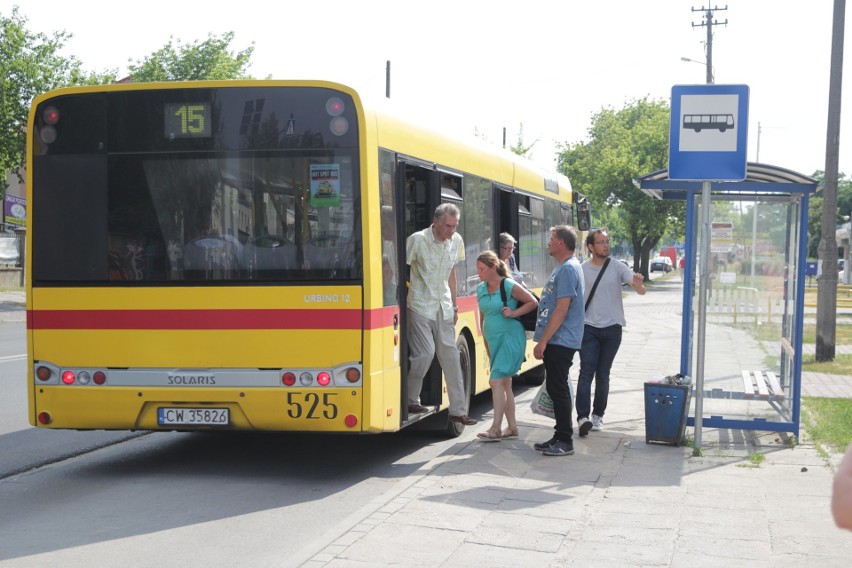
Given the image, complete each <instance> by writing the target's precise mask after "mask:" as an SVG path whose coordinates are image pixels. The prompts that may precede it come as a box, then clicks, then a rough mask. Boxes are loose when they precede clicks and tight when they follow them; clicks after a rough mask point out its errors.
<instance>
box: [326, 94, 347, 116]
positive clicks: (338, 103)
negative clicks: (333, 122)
mask: <svg viewBox="0 0 852 568" xmlns="http://www.w3.org/2000/svg"><path fill="white" fill-rule="evenodd" d="M325 112H327V113H328V114H330V115H331V116H340V115H341V114H343V100H342V99H341V98H340V97H331V98H330V99H328V100H327V101H326V102H325Z"/></svg>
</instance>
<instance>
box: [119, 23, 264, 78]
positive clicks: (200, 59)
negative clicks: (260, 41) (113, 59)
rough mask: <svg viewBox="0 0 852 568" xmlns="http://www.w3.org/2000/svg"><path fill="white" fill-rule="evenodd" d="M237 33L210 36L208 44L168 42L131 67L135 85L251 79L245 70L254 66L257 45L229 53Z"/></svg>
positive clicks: (129, 68) (204, 42)
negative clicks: (153, 82)
mask: <svg viewBox="0 0 852 568" xmlns="http://www.w3.org/2000/svg"><path fill="white" fill-rule="evenodd" d="M233 39H234V32H226V33H224V34H222V35H220V36H216V35H213V34H210V35H209V36H208V37H207V39H206V40H205V41H202V42H199V41H197V40H196V41H195V42H193V43H191V44H182V43H181V41H180V40H179V39H178V40H176V41H175V40H174V39H173V38H170V39H169V42H168V43H167V44H166V45H165V46H163V47H162V48H161V49H159V50H157V51H155V52H154V53H152V54H151V55H149V56H148V57H147V58H145V59H143V60H140V61H136V63H131V64H129V65H128V70H129V71H130V78H131V80H132V81H134V82H148V81H202V80H228V79H251V76H250V75H248V74H247V73H246V69H247V68H248V66H249V65H250V63H251V55H252V53H253V52H254V43H252V45H251V46H250V47H247V48H246V49H244V50H243V51H237V52H232V51H229V49H230V45H231V42H232V41H233Z"/></svg>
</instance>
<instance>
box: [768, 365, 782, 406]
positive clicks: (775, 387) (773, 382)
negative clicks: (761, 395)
mask: <svg viewBox="0 0 852 568" xmlns="http://www.w3.org/2000/svg"><path fill="white" fill-rule="evenodd" d="M766 380H767V382H768V383H769V388H770V389H771V390H772V394H774V395H775V400H784V391H783V390H782V389H781V383H779V382H778V377H776V376H775V373H773V372H772V371H766Z"/></svg>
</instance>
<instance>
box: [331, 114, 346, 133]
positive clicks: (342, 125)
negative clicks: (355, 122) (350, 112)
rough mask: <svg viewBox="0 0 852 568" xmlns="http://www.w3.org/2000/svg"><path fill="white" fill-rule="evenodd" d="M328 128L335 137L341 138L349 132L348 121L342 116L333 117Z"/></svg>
mask: <svg viewBox="0 0 852 568" xmlns="http://www.w3.org/2000/svg"><path fill="white" fill-rule="evenodd" d="M328 128H329V130H331V133H332V134H334V135H335V136H343V135H344V134H346V133H347V132H349V121H348V120H346V119H345V118H343V117H342V116H335V117H334V118H332V119H331V122H329V123H328Z"/></svg>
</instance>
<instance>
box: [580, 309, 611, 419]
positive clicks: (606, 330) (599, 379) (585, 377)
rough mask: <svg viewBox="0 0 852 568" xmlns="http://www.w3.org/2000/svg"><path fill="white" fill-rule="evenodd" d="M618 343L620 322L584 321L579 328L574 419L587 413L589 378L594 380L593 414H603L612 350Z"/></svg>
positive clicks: (589, 390) (607, 390) (590, 390)
mask: <svg viewBox="0 0 852 568" xmlns="http://www.w3.org/2000/svg"><path fill="white" fill-rule="evenodd" d="M620 346H621V326H620V325H618V324H616V325H611V326H609V327H594V326H591V325H587V326H586V327H585V329H584V331H583V347H582V348H581V349H580V377H579V379H577V420H579V419H580V418H588V417H589V401H590V399H591V396H592V379H594V380H595V402H594V405H593V407H592V412H593V414H596V415H597V416H603V415H604V412H606V403H607V399H608V398H609V371H610V369H612V362H613V361H614V360H615V354H616V353H618V348H619V347H620Z"/></svg>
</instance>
